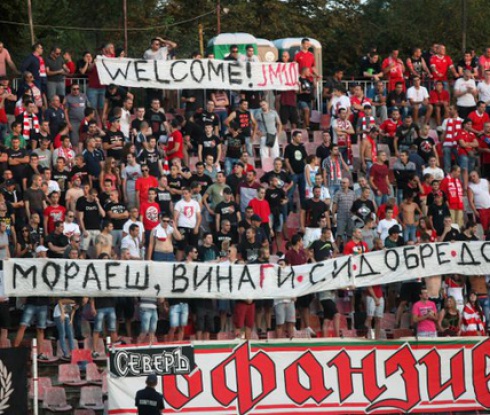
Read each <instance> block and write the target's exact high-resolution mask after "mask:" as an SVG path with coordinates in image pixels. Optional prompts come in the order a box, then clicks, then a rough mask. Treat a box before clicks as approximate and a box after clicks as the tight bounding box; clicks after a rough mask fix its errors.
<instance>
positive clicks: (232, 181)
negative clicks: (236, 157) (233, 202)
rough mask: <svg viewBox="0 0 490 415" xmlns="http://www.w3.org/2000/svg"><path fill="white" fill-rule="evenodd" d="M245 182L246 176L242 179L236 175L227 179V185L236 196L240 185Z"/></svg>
mask: <svg viewBox="0 0 490 415" xmlns="http://www.w3.org/2000/svg"><path fill="white" fill-rule="evenodd" d="M243 181H245V176H244V175H242V177H238V176H237V175H236V174H230V175H229V176H228V177H227V178H226V184H227V185H228V186H230V189H231V191H232V192H233V194H234V195H235V196H236V195H237V193H238V185H239V184H240V183H241V182H243Z"/></svg>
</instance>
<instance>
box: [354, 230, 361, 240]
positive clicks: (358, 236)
mask: <svg viewBox="0 0 490 415" xmlns="http://www.w3.org/2000/svg"><path fill="white" fill-rule="evenodd" d="M352 240H353V241H354V242H360V241H362V229H359V228H355V229H354V230H353V231H352Z"/></svg>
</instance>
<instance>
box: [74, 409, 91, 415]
mask: <svg viewBox="0 0 490 415" xmlns="http://www.w3.org/2000/svg"><path fill="white" fill-rule="evenodd" d="M73 415H95V411H94V410H93V409H75V413H74V414H73Z"/></svg>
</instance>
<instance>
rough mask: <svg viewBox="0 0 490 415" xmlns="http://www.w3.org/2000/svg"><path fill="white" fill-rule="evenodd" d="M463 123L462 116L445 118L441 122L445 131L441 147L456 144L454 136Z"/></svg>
mask: <svg viewBox="0 0 490 415" xmlns="http://www.w3.org/2000/svg"><path fill="white" fill-rule="evenodd" d="M462 123H463V119H462V118H459V117H457V118H446V119H445V120H444V122H443V123H442V129H443V130H444V131H445V132H446V138H445V140H444V143H443V144H442V146H443V147H455V146H456V145H457V144H458V141H457V139H456V136H457V135H458V133H459V131H460V130H461V126H462Z"/></svg>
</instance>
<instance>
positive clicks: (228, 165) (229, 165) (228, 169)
mask: <svg viewBox="0 0 490 415" xmlns="http://www.w3.org/2000/svg"><path fill="white" fill-rule="evenodd" d="M247 152H248V150H247ZM238 161H240V159H233V158H231V157H225V174H226V175H227V176H229V175H230V174H231V173H232V172H233V165H234V164H235V163H238Z"/></svg>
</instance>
